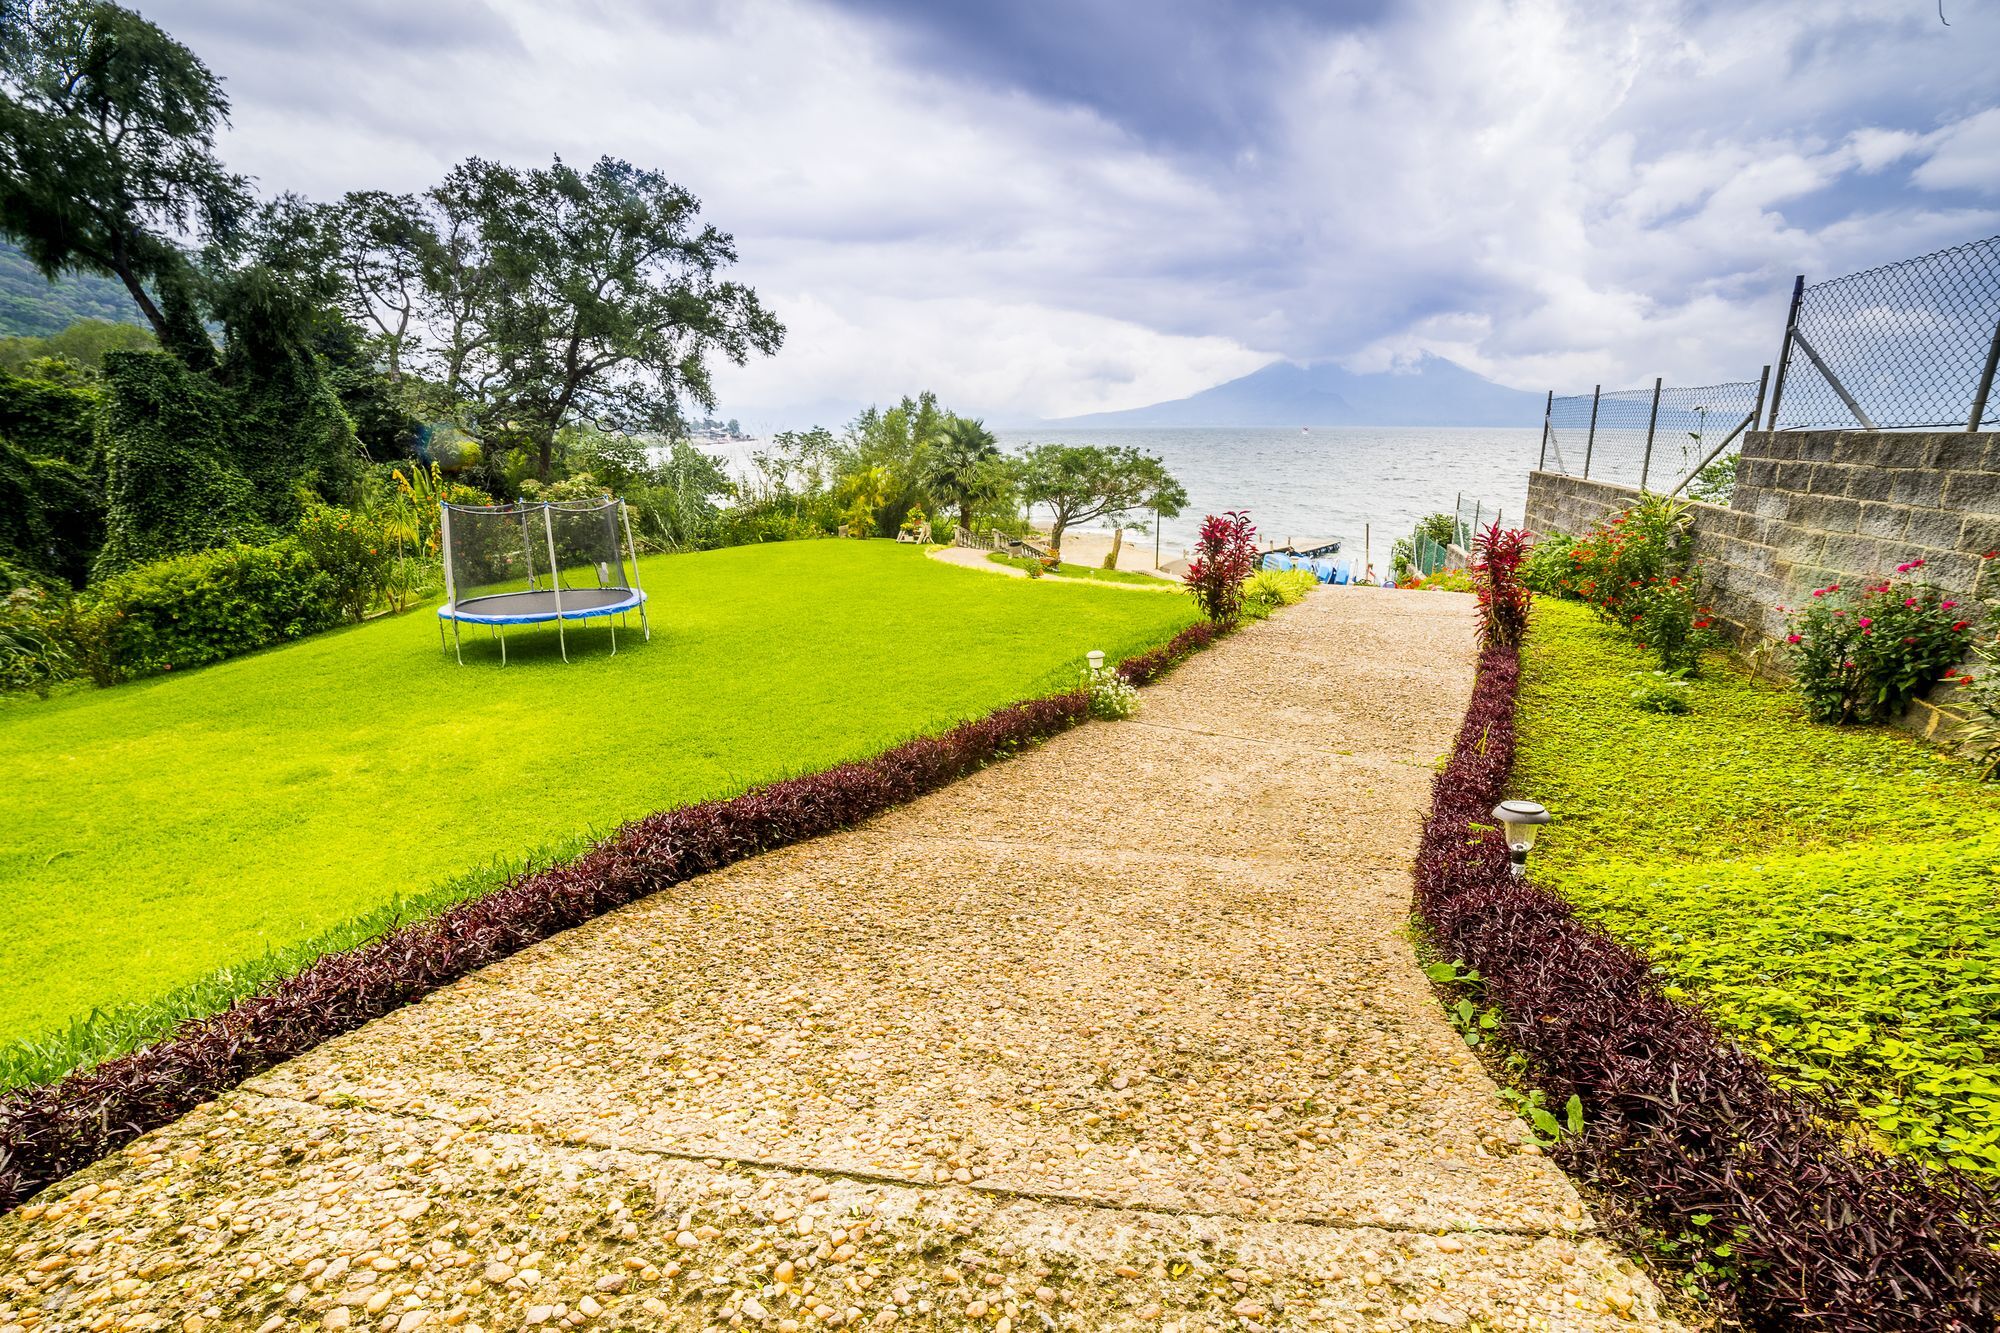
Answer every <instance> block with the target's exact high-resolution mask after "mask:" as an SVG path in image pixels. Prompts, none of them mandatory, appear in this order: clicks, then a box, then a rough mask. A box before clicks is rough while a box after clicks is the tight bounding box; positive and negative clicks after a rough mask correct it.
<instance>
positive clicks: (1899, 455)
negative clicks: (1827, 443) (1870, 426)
mask: <svg viewBox="0 0 2000 1333" xmlns="http://www.w3.org/2000/svg"><path fill="white" fill-rule="evenodd" d="M1910 440H1911V437H1910V436H1907V435H1891V434H1888V433H1887V432H1884V431H1872V430H1843V431H1839V432H1836V433H1835V434H1834V436H1833V441H1832V446H1833V461H1834V462H1836V463H1861V464H1866V465H1868V466H1870V467H1880V466H1883V465H1885V464H1887V465H1888V466H1892V467H1893V466H1896V465H1897V462H1898V460H1908V459H1911V458H1914V457H1919V456H1920V454H1919V453H1918V450H1916V449H1913V448H1912V447H1911V445H1910ZM1902 466H1905V467H1913V466H1916V464H1914V463H1910V462H1907V461H1905V462H1903V463H1902Z"/></svg>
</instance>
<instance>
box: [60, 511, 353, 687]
mask: <svg viewBox="0 0 2000 1333" xmlns="http://www.w3.org/2000/svg"><path fill="white" fill-rule="evenodd" d="M88 600H89V610H90V619H91V622H92V623H93V624H94V625H95V626H96V627H97V631H98V632H99V633H101V635H102V646H101V648H98V649H96V650H95V652H94V654H93V655H94V656H95V657H96V659H97V660H98V661H100V662H101V663H102V667H101V671H100V673H99V674H97V676H96V679H97V682H98V684H100V685H108V684H111V683H113V682H114V681H117V680H123V679H127V678H130V677H133V676H150V675H154V674H157V673H159V672H162V671H173V670H176V669H178V670H186V669H187V668H189V667H197V666H205V665H207V664H208V663H210V662H220V661H222V660H224V659H225V658H230V657H236V656H238V655H239V654H242V653H247V652H252V651H254V650H256V649H258V648H264V647H268V646H269V645H271V644H274V643H282V642H285V641H286V640H288V639H302V638H304V637H306V636H307V635H309V634H317V633H319V632H320V631H321V630H326V629H331V628H332V627H333V626H335V625H337V624H339V623H340V620H341V615H342V612H343V611H344V610H345V609H346V607H345V603H344V602H343V599H342V594H341V590H340V588H339V586H338V585H337V584H336V583H335V581H334V579H333V578H332V576H331V575H329V574H328V573H327V572H326V571H325V570H324V569H322V568H321V567H320V565H319V563H318V561H316V560H314V559H313V557H312V556H310V555H309V554H307V553H306V551H305V549H304V548H303V547H301V546H300V545H299V544H298V542H296V541H282V542H274V543H272V544H271V545H268V546H225V547H220V548H218V549H216V550H212V551H198V552H196V553H195V554H193V555H183V556H175V557H172V558H170V559H167V560H160V561H156V562H155V563H153V564H150V565H140V566H139V567H137V568H136V569H129V570H127V571H126V572H124V573H123V574H118V575H114V576H113V577H111V578H109V579H106V580H103V581H102V582H100V583H99V584H98V585H97V586H96V587H94V588H92V589H91V592H90V596H89V599H88ZM85 651H86V652H90V651H91V650H90V649H88V648H86V649H85Z"/></svg>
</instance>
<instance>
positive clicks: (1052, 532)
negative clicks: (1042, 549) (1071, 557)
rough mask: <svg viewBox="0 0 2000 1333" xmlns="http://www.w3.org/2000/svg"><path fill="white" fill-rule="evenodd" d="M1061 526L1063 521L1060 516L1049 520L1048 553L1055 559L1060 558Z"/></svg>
mask: <svg viewBox="0 0 2000 1333" xmlns="http://www.w3.org/2000/svg"><path fill="white" fill-rule="evenodd" d="M1063 527H1064V523H1063V520H1062V519H1060V518H1057V519H1051V520H1050V521H1049V554H1050V555H1052V556H1054V557H1055V558H1056V559H1057V560H1061V559H1062V535H1063Z"/></svg>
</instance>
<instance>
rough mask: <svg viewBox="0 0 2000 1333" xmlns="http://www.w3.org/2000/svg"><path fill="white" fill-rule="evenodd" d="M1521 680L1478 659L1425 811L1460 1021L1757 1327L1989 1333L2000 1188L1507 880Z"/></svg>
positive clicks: (1623, 1220) (1434, 908)
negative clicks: (1823, 1084)
mask: <svg viewBox="0 0 2000 1333" xmlns="http://www.w3.org/2000/svg"><path fill="white" fill-rule="evenodd" d="M1548 605H1549V604H1547V603H1545V604H1544V609H1542V610H1540V611H1539V612H1538V614H1537V616H1536V617H1535V621H1536V623H1535V625H1534V628H1533V629H1532V630H1531V632H1530V635H1529V638H1528V644H1529V645H1530V648H1531V650H1532V647H1533V645H1534V644H1535V642H1536V639H1537V637H1538V636H1539V635H1541V634H1542V633H1543V631H1544V630H1545V628H1546V627H1547V625H1548V624H1549V623H1550V622H1551V621H1552V620H1553V621H1556V622H1560V621H1562V619H1563V618H1564V617H1565V616H1569V617H1572V618H1575V617H1580V616H1582V614H1583V613H1582V612H1581V611H1580V610H1578V609H1576V608H1563V607H1557V608H1556V609H1555V610H1554V611H1553V613H1551V612H1550V611H1549V610H1548V609H1546V608H1547V607H1548ZM1521 676H1522V670H1521V663H1520V658H1519V656H1518V654H1517V652H1516V650H1514V649H1511V648H1488V649H1486V650H1485V651H1484V652H1483V653H1482V654H1481V658H1480V670H1479V677H1478V681H1477V683H1476V685H1475V687H1474V692H1473V698H1472V701H1471V704H1470V706H1469V707H1468V709H1467V712H1466V717H1465V721H1464V724H1463V725H1462V727H1461V728H1460V731H1459V735H1458V740H1457V743H1456V744H1455V746H1454V748H1453V751H1452V754H1451V755H1450V756H1449V758H1448V760H1447V762H1446V765H1445V767H1444V769H1443V770H1442V771H1441V772H1440V774H1439V776H1438V779H1437V783H1436V786H1435V788H1434V791H1433V803H1432V809H1431V814H1430V816H1429V818H1428V819H1427V820H1426V822H1425V827H1424V833H1423V839H1422V843H1421V846H1420V849H1419V853H1418V860H1417V875H1416V907H1417V911H1418V915H1419V921H1420V925H1421V927H1422V932H1423V938H1424V940H1425V943H1426V946H1427V947H1428V949H1429V950H1431V951H1432V952H1433V954H1434V955H1435V956H1436V957H1437V958H1438V959H1439V960H1440V961H1439V962H1438V963H1437V964H1435V965H1434V966H1433V967H1432V968H1431V969H1430V972H1431V975H1432V977H1433V979H1434V980H1436V981H1438V982H1440V983H1441V984H1445V985H1448V986H1451V987H1453V988H1455V989H1459V990H1462V991H1464V992H1465V994H1464V995H1463V996H1462V999H1463V1000H1465V1001H1468V1002H1469V1003H1466V1004H1462V1005H1461V1006H1460V1008H1461V1009H1464V1010H1466V1011H1467V1012H1466V1014H1465V1019H1466V1021H1465V1023H1464V1024H1463V1025H1462V1026H1463V1027H1464V1028H1465V1030H1466V1031H1468V1033H1469V1034H1472V1035H1476V1036H1477V1038H1478V1040H1479V1041H1480V1042H1481V1043H1482V1044H1485V1043H1492V1042H1498V1043H1500V1045H1501V1046H1502V1048H1504V1049H1507V1050H1510V1051H1512V1052H1513V1053H1514V1054H1515V1057H1516V1067H1517V1069H1518V1070H1519V1071H1520V1073H1521V1076H1522V1078H1523V1079H1524V1081H1525V1082H1527V1083H1528V1084H1529V1087H1528V1089H1527V1090H1526V1091H1523V1092H1521V1093H1520V1094H1519V1102H1520V1104H1521V1106H1522V1108H1523V1110H1524V1112H1525V1113H1527V1114H1528V1115H1529V1116H1530V1117H1531V1118H1532V1119H1533V1122H1534V1124H1535V1127H1536V1130H1537V1136H1538V1138H1541V1139H1543V1140H1545V1141H1546V1142H1547V1143H1548V1144H1549V1145H1550V1146H1551V1147H1552V1148H1553V1151H1554V1152H1555V1154H1556V1155H1557V1157H1558V1159H1559V1160H1560V1161H1562V1162H1563V1163H1564V1165H1565V1166H1567V1167H1568V1168H1569V1169H1570V1170H1572V1171H1573V1172H1576V1173H1578V1174H1580V1175H1582V1176H1585V1177H1587V1178H1589V1179H1590V1180H1591V1181H1592V1182H1593V1183H1595V1184H1596V1185H1597V1186H1599V1187H1600V1188H1601V1189H1602V1190H1604V1191H1606V1192H1607V1194H1608V1195H1609V1196H1610V1200H1611V1204H1612V1216H1613V1217H1615V1218H1617V1219H1618V1220H1619V1221H1620V1224H1621V1226H1622V1227H1623V1228H1625V1229H1627V1230H1628V1232H1629V1234H1631V1235H1632V1236H1633V1237H1634V1238H1635V1239H1640V1240H1644V1241H1646V1242H1648V1243H1650V1244H1651V1245H1652V1246H1654V1247H1655V1248H1656V1249H1657V1250H1658V1251H1660V1252H1661V1253H1663V1254H1664V1255H1665V1256H1666V1257H1668V1258H1669V1259H1670V1260H1673V1261H1676V1262H1677V1263H1678V1264H1679V1265H1681V1266H1682V1267H1681V1271H1683V1272H1686V1273H1688V1274H1689V1275H1690V1277H1691V1280H1693V1281H1696V1282H1699V1283H1700V1284H1701V1285H1703V1286H1705V1287H1708V1288H1710V1289H1712V1290H1721V1291H1724V1292H1726V1293H1727V1294H1728V1295H1729V1296H1731V1297H1732V1298H1733V1305H1734V1307H1735V1308H1734V1311H1733V1313H1735V1314H1737V1315H1740V1316H1742V1320H1743V1322H1744V1323H1746V1324H1747V1325H1748V1326H1750V1327H1754V1328H1761V1329H1774V1330H1775V1329H1788V1330H1789V1329H1812V1330H1824V1331H1825V1333H1836V1331H1838V1333H1863V1331H1864V1330H1868V1331H1878V1330H1888V1329H1908V1330H1913V1331H1914V1330H1926V1331H1928V1330H1939V1329H1943V1330H1955V1331H1957V1333H1965V1331H1967V1330H1973V1329H1990V1328H1992V1327H1993V1325H1994V1318H1995V1314H1996V1305H1995V1293H1996V1292H2000V1203H1996V1199H1995V1196H1994V1195H1993V1193H1992V1192H1991V1190H1990V1189H1988V1188H1986V1187H1985V1186H1984V1185H1982V1184H1980V1183H1978V1181H1977V1180H1976V1178H1974V1177H1971V1176H1966V1175H1959V1174H1955V1173H1950V1172H1945V1173H1939V1172H1934V1171H1932V1170H1931V1169H1929V1168H1928V1167H1926V1166H1924V1165H1923V1164H1921V1163H1920V1162H1919V1161H1917V1160H1916V1159H1914V1158H1913V1157H1910V1156H1906V1155H1898V1154H1885V1153H1882V1152H1880V1151H1879V1150H1878V1149H1877V1147H1875V1146H1874V1145H1872V1144H1870V1143H1869V1142H1867V1141H1866V1140H1865V1139H1863V1138H1862V1137H1860V1136H1858V1135H1856V1134H1855V1133H1853V1132H1852V1130H1851V1127H1850V1124H1849V1122H1848V1121H1847V1120H1845V1119H1844V1117H1843V1112H1842V1108H1840V1107H1839V1106H1838V1105H1836V1104H1835V1103H1833V1102H1831V1101H1828V1100H1825V1099H1824V1098H1821V1097H1819V1096H1817V1095H1816V1094H1815V1093H1814V1091H1813V1090H1812V1089H1811V1088H1800V1089H1798V1090H1796V1091H1788V1090H1786V1089H1784V1088H1781V1087H1780V1086H1779V1085H1778V1084H1777V1083H1776V1082H1775V1081H1774V1080H1773V1079H1772V1077H1771V1074H1770V1071H1769V1068H1768V1066H1766V1065H1765V1064H1764V1063H1763V1062H1761V1061H1760V1060H1758V1059H1757V1058H1756V1057H1755V1056H1753V1055H1752V1054H1750V1053H1749V1052H1747V1051H1745V1050H1744V1049H1743V1048H1742V1047H1740V1046H1738V1045H1737V1044H1736V1043H1735V1042H1733V1041H1731V1040H1730V1039H1728V1037H1726V1036H1725V1035H1724V1033H1723V1032H1722V1031H1721V1030H1719V1029H1718V1028H1717V1027H1716V1026H1715V1024H1714V1023H1713V1022H1712V1021H1711V1019H1710V1018H1709V1017H1708V1016H1707V1015H1706V1014H1705V1013H1704V1012H1703V1011H1702V1010H1700V1009H1698V1008H1696V1007H1694V1006H1693V1005H1692V1004H1689V1003H1687V1002H1686V1001H1685V1000H1684V999H1683V998H1680V997H1678V996H1677V995H1676V994H1675V993H1674V991H1673V989H1672V987H1671V986H1670V984H1669V982H1668V980H1667V979H1666V978H1664V977H1663V976H1662V975H1661V974H1660V972H1659V970H1658V969H1657V968H1656V966H1655V965H1654V963H1653V962H1652V960H1650V959H1649V958H1647V957H1646V956H1644V955H1643V954H1640V953H1638V952H1635V951H1634V950H1633V949H1631V948H1629V947H1627V946H1626V945H1625V944H1623V943H1621V942H1619V941H1618V940H1616V939H1614V938H1613V937H1612V936H1611V935H1609V934H1607V933H1605V932H1604V931H1603V930H1601V929H1599V928H1597V927H1596V926H1594V925H1592V924H1590V923H1589V922H1588V921H1586V920H1585V919H1584V918H1583V917H1582V916H1581V915H1580V914H1579V913H1578V911H1577V910H1576V909H1575V908H1574V907H1572V905H1571V904H1570V903H1568V902H1567V901H1565V900H1564V899H1563V898H1561V897H1559V896H1558V895H1556V894H1555V893H1552V892H1550V891H1549V890H1548V889H1547V888H1545V887H1542V886H1541V885H1539V884H1538V883H1536V881H1535V880H1534V879H1533V878H1523V877H1515V876H1512V875H1510V874H1509V873H1508V870H1507V850H1506V847H1505V845H1504V841H1503V839H1502V838H1501V837H1500V836H1499V832H1498V829H1497V828H1496V827H1495V825H1494V823H1493V821H1492V817H1491V815H1490V814H1489V811H1490V809H1491V807H1492V805H1493V804H1494V803H1495V802H1496V801H1497V800H1498V799H1500V798H1501V797H1502V796H1506V795H1510V794H1512V795H1527V794H1533V795H1537V796H1540V795H1546V794H1547V793H1545V792H1543V791H1540V790H1533V791H1532V792H1530V790H1529V789H1528V788H1526V787H1524V786H1523V785H1522V776H1521V775H1520V774H1515V776H1514V777H1513V779H1512V780H1511V781H1510V776H1509V775H1510V771H1511V770H1512V769H1513V765H1514V760H1515V755H1516V735H1515V722H1516V716H1515V696H1516V691H1517V688H1518V686H1519V685H1520V682H1521ZM1632 715H1633V716H1639V715H1638V714H1632ZM1527 716H1528V715H1527V714H1526V713H1525V712H1524V714H1523V719H1524V720H1526V719H1527ZM1658 720H1660V721H1663V722H1672V721H1674V719H1658ZM1630 767H1632V766H1631V765H1628V770H1629V768H1630ZM1582 804H1584V805H1585V806H1586V808H1588V803H1587V802H1583V803H1582ZM1558 827H1560V826H1558ZM1536 1112H1539V1114H1536Z"/></svg>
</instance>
